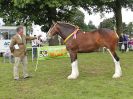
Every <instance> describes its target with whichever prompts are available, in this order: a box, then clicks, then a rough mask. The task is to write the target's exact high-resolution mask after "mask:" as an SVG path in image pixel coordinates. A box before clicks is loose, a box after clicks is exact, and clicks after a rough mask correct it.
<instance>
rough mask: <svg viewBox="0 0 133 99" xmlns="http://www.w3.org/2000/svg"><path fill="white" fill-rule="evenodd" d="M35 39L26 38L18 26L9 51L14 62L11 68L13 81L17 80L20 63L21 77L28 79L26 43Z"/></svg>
mask: <svg viewBox="0 0 133 99" xmlns="http://www.w3.org/2000/svg"><path fill="white" fill-rule="evenodd" d="M34 39H37V37H28V36H25V35H24V27H23V26H18V28H17V29H16V34H15V35H14V36H13V37H12V39H11V43H10V51H11V53H12V55H13V56H14V57H15V62H14V66H13V77H14V80H19V70H18V66H19V64H20V62H22V65H23V77H24V78H29V77H30V76H29V74H28V71H27V63H28V61H27V54H26V41H27V40H34Z"/></svg>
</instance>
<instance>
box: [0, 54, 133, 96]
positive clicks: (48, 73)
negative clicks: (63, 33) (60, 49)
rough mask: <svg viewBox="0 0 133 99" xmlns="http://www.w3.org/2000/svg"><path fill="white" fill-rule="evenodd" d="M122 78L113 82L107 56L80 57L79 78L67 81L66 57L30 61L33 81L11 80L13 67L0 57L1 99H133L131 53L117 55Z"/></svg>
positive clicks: (112, 66)
mask: <svg viewBox="0 0 133 99" xmlns="http://www.w3.org/2000/svg"><path fill="white" fill-rule="evenodd" d="M118 55H119V56H120V58H121V66H122V70H123V76H122V77H121V78H119V79H112V75H113V73H114V63H113V61H112V59H111V57H110V55H109V54H108V53H100V52H96V53H90V54H79V55H78V59H79V71H80V76H79V78H78V79H76V80H67V76H68V75H69V74H70V72H71V67H70V61H69V58H63V59H52V60H46V61H39V65H38V70H37V71H36V72H35V71H34V68H35V64H36V61H34V62H33V63H32V62H31V59H30V58H29V65H28V66H29V67H28V68H29V73H30V74H31V75H32V78H29V79H26V80H24V79H22V71H21V70H22V69H21V68H22V67H21V65H20V77H21V79H20V80H19V81H14V80H13V78H12V65H11V64H9V63H3V62H2V58H0V99H133V52H128V53H124V54H122V53H120V52H118Z"/></svg>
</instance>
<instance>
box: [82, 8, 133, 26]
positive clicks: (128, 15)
mask: <svg viewBox="0 0 133 99" xmlns="http://www.w3.org/2000/svg"><path fill="white" fill-rule="evenodd" d="M80 10H81V11H82V12H83V13H84V14H85V20H84V21H85V23H86V24H88V22H89V21H92V22H93V24H94V25H95V26H98V25H99V24H100V22H102V21H103V20H104V19H107V18H111V17H113V16H114V14H113V12H111V13H106V14H105V17H103V18H101V17H100V13H94V14H92V15H89V14H88V13H87V12H86V11H85V10H83V9H82V8H80ZM122 19H123V22H125V23H126V24H128V23H129V22H133V12H132V11H131V10H130V9H128V10H127V9H124V8H122Z"/></svg>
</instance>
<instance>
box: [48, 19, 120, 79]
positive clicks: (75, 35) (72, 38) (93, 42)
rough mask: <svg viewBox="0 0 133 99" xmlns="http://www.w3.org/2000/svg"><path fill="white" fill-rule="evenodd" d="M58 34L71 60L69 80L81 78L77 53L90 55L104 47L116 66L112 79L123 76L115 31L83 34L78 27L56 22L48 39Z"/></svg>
mask: <svg viewBox="0 0 133 99" xmlns="http://www.w3.org/2000/svg"><path fill="white" fill-rule="evenodd" d="M56 34H58V35H59V36H61V38H62V39H63V40H64V43H65V45H66V49H67V51H68V52H69V54H70V59H71V68H72V70H71V74H70V75H69V76H68V77H67V78H68V79H76V78H77V77H78V76H79V70H78V60H77V53H90V52H94V51H96V50H97V49H99V48H101V47H104V48H106V49H107V51H108V52H109V53H110V55H111V57H112V59H113V61H114V64H115V73H114V74H113V76H112V78H119V77H121V76H122V70H121V66H120V59H119V57H118V56H117V54H116V52H115V49H116V47H117V44H118V40H119V36H118V35H117V33H116V32H115V31H113V30H110V29H106V28H100V29H96V30H93V31H90V32H83V31H82V30H81V29H80V28H79V27H78V26H75V25H72V24H70V23H66V22H60V21H57V22H54V23H53V24H52V25H51V27H50V29H49V31H48V33H47V36H48V38H51V37H53V36H54V35H56Z"/></svg>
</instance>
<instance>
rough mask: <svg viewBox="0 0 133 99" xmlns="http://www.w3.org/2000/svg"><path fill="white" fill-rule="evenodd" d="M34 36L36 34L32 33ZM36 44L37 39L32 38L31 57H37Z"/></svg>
mask: <svg viewBox="0 0 133 99" xmlns="http://www.w3.org/2000/svg"><path fill="white" fill-rule="evenodd" d="M34 37H36V35H34ZM37 46H38V40H37V39H35V40H32V50H33V58H36V57H37Z"/></svg>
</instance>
